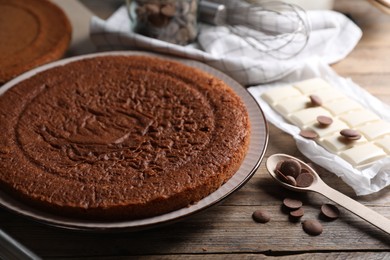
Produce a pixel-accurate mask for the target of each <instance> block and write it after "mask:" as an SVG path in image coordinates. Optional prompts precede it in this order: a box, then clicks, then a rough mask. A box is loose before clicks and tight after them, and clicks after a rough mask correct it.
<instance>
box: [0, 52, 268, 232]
mask: <svg viewBox="0 0 390 260" xmlns="http://www.w3.org/2000/svg"><path fill="white" fill-rule="evenodd" d="M107 55H111V56H112V55H148V56H151V55H152V56H156V55H155V54H150V53H144V52H132V51H120V52H105V53H98V54H90V55H83V56H78V57H72V58H68V59H64V60H60V61H56V62H53V63H50V64H47V65H44V66H41V67H39V68H36V69H34V70H31V71H29V72H27V73H24V74H22V75H20V76H19V77H17V78H15V79H13V80H12V81H10V82H8V83H7V84H5V85H4V86H3V87H1V88H0V95H1V94H3V93H4V92H5V91H6V90H7V89H9V88H11V87H13V86H14V85H16V84H17V83H19V82H20V81H22V80H24V79H27V78H29V77H31V76H33V75H35V74H36V73H38V72H41V71H44V70H47V69H50V68H53V67H57V66H61V65H64V64H67V63H70V62H73V61H76V60H80V59H85V58H93V57H98V56H107ZM157 56H159V57H161V58H165V59H172V60H175V61H179V62H181V63H183V64H186V65H188V66H192V67H196V68H198V69H200V70H203V71H205V72H208V73H210V74H212V75H214V76H216V77H218V78H220V79H222V80H223V81H225V82H226V83H227V84H228V85H229V86H230V87H232V89H233V90H234V91H235V92H236V93H237V94H238V95H239V96H240V97H241V98H242V100H243V102H244V103H245V105H246V107H247V110H248V113H249V119H250V122H251V129H252V130H251V136H250V144H249V150H248V153H247V155H246V157H245V159H244V161H243V163H242V165H241V167H240V168H239V170H238V171H237V172H236V173H235V174H234V175H233V177H232V178H231V179H230V180H229V181H228V182H226V183H225V184H224V185H222V186H221V187H220V188H219V189H218V190H216V191H215V192H213V193H212V194H210V195H209V196H207V197H205V198H204V199H202V200H200V201H199V202H198V203H196V204H194V205H191V206H190V207H186V208H182V209H179V210H176V211H173V212H170V213H166V214H163V215H159V216H155V217H151V218H145V219H139V220H128V221H126V220H125V221H112V222H110V221H91V220H83V219H78V218H69V217H62V216H60V215H54V214H50V213H47V212H44V211H41V210H39V209H35V208H33V207H30V206H28V205H26V204H24V203H23V202H20V201H18V200H15V199H14V198H12V197H11V196H9V195H8V194H6V193H4V192H1V191H0V204H1V205H2V206H3V207H5V208H7V209H9V210H11V211H13V212H15V213H18V214H20V215H23V216H26V217H29V218H30V219H33V220H36V221H39V222H42V223H45V224H49V225H53V226H57V227H62V228H67V229H78V230H93V231H114V230H131V231H132V230H139V229H144V228H150V227H154V226H156V225H161V224H166V223H169V222H173V221H177V220H180V219H182V218H184V217H188V216H190V215H192V214H194V213H196V212H199V211H201V210H203V209H206V208H208V207H210V206H212V205H215V204H216V203H218V202H220V201H221V200H222V199H224V198H226V197H227V196H228V195H230V194H232V193H233V192H234V191H236V190H238V189H239V188H240V187H242V186H243V185H244V184H245V183H246V182H247V181H248V180H249V179H250V178H251V177H252V175H253V174H254V173H255V172H256V170H257V168H258V167H259V165H260V163H261V160H262V158H263V156H264V154H265V150H266V147H267V144H268V126H267V123H266V119H265V117H264V114H263V111H262V110H261V108H260V107H259V105H258V104H257V102H256V101H255V100H254V99H253V97H252V96H251V95H250V94H249V92H247V90H246V89H245V88H244V87H242V86H241V85H240V84H238V83H237V82H236V81H234V80H233V79H231V78H230V77H228V76H226V75H225V74H223V73H222V72H220V71H217V70H215V69H213V68H211V67H209V66H207V65H205V64H203V63H199V62H196V61H191V60H184V59H177V58H171V57H166V56H160V55H157Z"/></svg>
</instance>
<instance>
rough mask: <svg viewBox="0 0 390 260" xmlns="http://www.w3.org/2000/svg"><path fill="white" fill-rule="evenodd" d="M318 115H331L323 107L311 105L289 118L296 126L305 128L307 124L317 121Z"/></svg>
mask: <svg viewBox="0 0 390 260" xmlns="http://www.w3.org/2000/svg"><path fill="white" fill-rule="evenodd" d="M317 116H329V117H330V116H331V114H330V113H329V112H328V111H327V110H325V109H323V108H322V107H310V108H308V109H304V110H300V111H296V112H294V113H292V114H291V115H290V116H289V120H290V121H291V122H292V123H293V124H295V125H296V126H298V127H300V128H303V127H304V126H305V125H307V124H310V123H312V122H314V121H317Z"/></svg>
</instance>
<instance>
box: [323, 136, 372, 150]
mask: <svg viewBox="0 0 390 260" xmlns="http://www.w3.org/2000/svg"><path fill="white" fill-rule="evenodd" d="M367 142H368V141H367V139H366V138H364V137H363V138H360V139H359V140H348V139H346V138H345V137H343V136H341V135H340V134H338V133H336V134H333V135H329V136H326V137H324V138H322V139H321V140H320V141H319V143H320V144H321V145H322V146H323V147H324V148H325V149H327V150H329V151H331V152H333V153H336V154H337V153H338V152H340V151H344V150H347V149H350V148H352V147H354V146H357V145H361V144H364V143H367Z"/></svg>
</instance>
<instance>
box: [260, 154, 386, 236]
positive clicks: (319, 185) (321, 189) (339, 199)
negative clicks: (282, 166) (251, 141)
mask: <svg viewBox="0 0 390 260" xmlns="http://www.w3.org/2000/svg"><path fill="white" fill-rule="evenodd" d="M288 159H292V160H295V161H297V162H299V163H300V164H301V166H302V167H304V168H307V169H308V170H309V171H310V173H311V174H312V175H313V176H314V180H313V182H312V183H311V185H309V186H308V187H297V186H293V185H290V184H288V183H286V182H284V181H282V180H281V179H280V178H279V177H278V176H277V174H276V173H275V169H276V166H277V164H278V163H279V162H281V161H285V160H288ZM266 168H267V170H268V173H269V174H270V175H271V176H272V178H273V179H274V180H275V181H277V182H278V183H279V184H280V185H282V186H283V187H285V188H287V189H289V190H292V191H297V192H307V191H314V192H317V193H319V194H322V195H323V196H325V197H327V198H328V199H330V200H332V201H333V202H335V203H337V204H339V205H340V206H342V207H344V208H345V209H347V210H349V211H350V212H352V213H354V214H355V215H357V216H359V217H360V218H362V219H364V220H366V221H367V222H369V223H371V224H373V225H374V226H376V227H378V228H379V229H381V230H383V231H384V232H386V233H387V234H390V220H389V219H388V218H386V217H384V216H382V215H380V214H379V213H377V212H375V211H373V210H372V209H370V208H367V207H366V206H364V205H363V204H361V203H359V202H357V201H356V200H353V199H351V198H350V197H348V196H346V195H344V194H342V193H341V192H339V191H337V190H335V189H333V188H331V187H329V186H328V185H327V184H326V183H325V182H324V181H322V179H321V178H320V176H319V175H318V173H317V172H316V171H315V170H314V169H313V168H312V167H310V166H309V165H308V164H306V163H305V162H303V161H301V160H299V159H298V158H296V157H294V156H291V155H287V154H273V155H271V156H270V157H268V159H267V161H266Z"/></svg>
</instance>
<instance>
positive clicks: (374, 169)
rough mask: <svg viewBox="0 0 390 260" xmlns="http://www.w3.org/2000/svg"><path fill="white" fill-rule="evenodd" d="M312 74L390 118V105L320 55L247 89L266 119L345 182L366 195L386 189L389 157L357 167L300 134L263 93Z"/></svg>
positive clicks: (360, 193)
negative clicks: (278, 77)
mask: <svg viewBox="0 0 390 260" xmlns="http://www.w3.org/2000/svg"><path fill="white" fill-rule="evenodd" d="M313 77H321V78H323V79H324V80H326V81H328V82H329V83H330V84H331V85H333V86H334V87H336V88H337V89H338V90H340V91H341V92H343V93H344V94H346V95H347V96H349V97H350V98H352V99H354V100H356V101H358V102H359V103H361V104H362V105H363V106H364V107H366V108H368V109H370V110H372V111H373V112H375V113H376V114H378V115H379V116H380V117H381V118H382V119H384V120H386V121H389V122H390V106H388V105H387V104H384V103H383V102H382V101H380V100H379V99H377V98H376V97H374V96H372V95H371V94H369V93H368V92H367V91H365V90H364V89H363V88H361V87H360V86H358V85H357V84H355V83H354V82H353V81H352V80H351V79H347V78H343V77H340V76H339V75H337V73H335V72H334V71H333V70H332V69H331V68H330V67H329V66H328V65H327V64H326V63H325V62H323V61H321V60H320V59H317V58H313V59H310V60H308V61H307V62H306V63H305V64H304V65H303V66H302V67H300V68H298V69H297V70H295V71H294V72H292V73H291V74H289V75H288V76H287V77H284V78H283V79H282V80H281V81H278V82H277V83H275V84H267V85H259V86H254V87H250V88H249V89H248V90H249V92H250V93H251V94H252V95H253V96H254V97H255V99H256V101H257V102H258V103H259V104H260V106H261V108H262V109H263V111H264V114H265V116H266V118H267V120H268V121H269V122H270V123H272V124H273V125H275V126H276V127H278V128H280V129H281V130H283V131H285V132H286V133H288V134H290V135H292V136H293V138H294V139H295V141H296V144H297V147H298V149H299V151H301V152H302V154H304V155H305V156H306V157H307V158H309V159H310V160H312V161H313V162H314V163H316V164H318V165H320V166H322V167H324V168H325V169H327V170H328V171H330V172H333V173H334V174H335V175H337V176H338V177H340V178H342V179H343V181H344V182H345V183H347V184H348V185H349V186H351V187H352V188H353V189H354V191H355V192H356V194H357V195H367V194H371V193H374V192H377V191H379V190H381V189H383V188H384V187H386V186H387V185H389V184H390V157H388V158H384V159H381V160H378V161H377V162H375V163H374V164H371V165H369V166H368V167H366V168H364V169H360V170H357V169H355V168H353V167H352V166H351V164H349V163H348V162H346V161H345V160H344V159H342V158H341V157H339V156H337V155H335V154H333V153H330V152H329V151H327V150H325V149H324V148H322V147H321V146H320V145H318V144H317V143H316V142H314V141H312V140H308V139H305V138H303V137H301V136H300V135H299V132H300V129H299V128H298V127H296V126H294V125H292V124H291V123H289V122H288V121H286V120H285V119H284V118H283V117H282V116H281V115H279V114H278V113H277V112H276V111H274V110H273V109H272V108H271V107H270V106H269V105H268V104H267V102H265V101H264V100H262V99H261V97H260V96H261V94H262V93H263V92H264V91H266V90H268V89H270V88H274V87H278V86H283V85H289V83H293V82H298V81H302V80H305V79H309V78H313ZM270 141H271V142H272V140H270ZM281 152H283V151H281Z"/></svg>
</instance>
